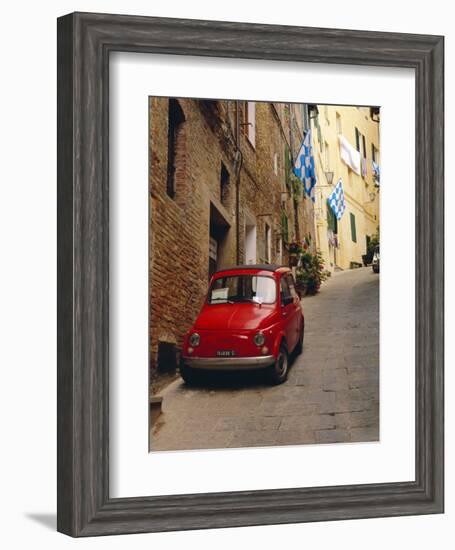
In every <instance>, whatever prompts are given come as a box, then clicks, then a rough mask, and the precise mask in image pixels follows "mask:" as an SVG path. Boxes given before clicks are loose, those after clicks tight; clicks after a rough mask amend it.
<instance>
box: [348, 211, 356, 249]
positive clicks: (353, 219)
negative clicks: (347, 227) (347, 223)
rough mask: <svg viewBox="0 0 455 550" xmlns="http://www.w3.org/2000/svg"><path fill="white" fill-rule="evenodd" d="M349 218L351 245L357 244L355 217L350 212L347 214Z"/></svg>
mask: <svg viewBox="0 0 455 550" xmlns="http://www.w3.org/2000/svg"><path fill="white" fill-rule="evenodd" d="M349 217H350V218H351V239H352V242H353V243H356V242H357V231H356V227H355V216H354V214H352V212H351V213H350V214H349Z"/></svg>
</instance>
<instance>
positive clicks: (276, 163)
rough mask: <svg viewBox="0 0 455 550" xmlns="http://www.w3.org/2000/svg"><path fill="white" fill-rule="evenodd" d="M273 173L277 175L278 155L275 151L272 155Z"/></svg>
mask: <svg viewBox="0 0 455 550" xmlns="http://www.w3.org/2000/svg"><path fill="white" fill-rule="evenodd" d="M273 173H274V174H275V176H278V155H277V154H276V153H275V154H274V155H273Z"/></svg>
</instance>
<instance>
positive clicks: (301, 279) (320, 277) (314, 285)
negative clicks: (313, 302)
mask: <svg viewBox="0 0 455 550" xmlns="http://www.w3.org/2000/svg"><path fill="white" fill-rule="evenodd" d="M328 277H330V271H328V270H327V269H325V266H324V259H323V257H322V253H321V251H320V250H317V251H316V253H314V254H312V253H311V252H309V251H308V250H305V251H304V252H302V254H301V256H300V265H299V267H298V268H297V272H296V285H297V289H298V290H300V291H301V292H304V293H305V294H310V295H312V294H316V293H317V292H318V291H319V289H320V287H321V283H322V282H323V281H325V280H326V279H327V278H328Z"/></svg>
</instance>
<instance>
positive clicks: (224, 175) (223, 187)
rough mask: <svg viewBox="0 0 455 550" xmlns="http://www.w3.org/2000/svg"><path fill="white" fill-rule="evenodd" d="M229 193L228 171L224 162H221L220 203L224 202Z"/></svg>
mask: <svg viewBox="0 0 455 550" xmlns="http://www.w3.org/2000/svg"><path fill="white" fill-rule="evenodd" d="M228 194H229V172H228V171H227V168H226V166H225V165H224V163H223V162H222V163H221V173H220V200H221V203H222V204H226V202H227V199H228Z"/></svg>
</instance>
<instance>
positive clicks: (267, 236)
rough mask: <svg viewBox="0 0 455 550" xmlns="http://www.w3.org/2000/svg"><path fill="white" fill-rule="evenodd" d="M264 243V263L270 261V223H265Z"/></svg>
mask: <svg viewBox="0 0 455 550" xmlns="http://www.w3.org/2000/svg"><path fill="white" fill-rule="evenodd" d="M264 239H265V240H264V245H265V255H264V256H265V258H264V259H265V261H266V263H270V257H271V255H272V251H271V248H272V232H271V229H270V225H268V224H267V223H266V224H265V232H264Z"/></svg>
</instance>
